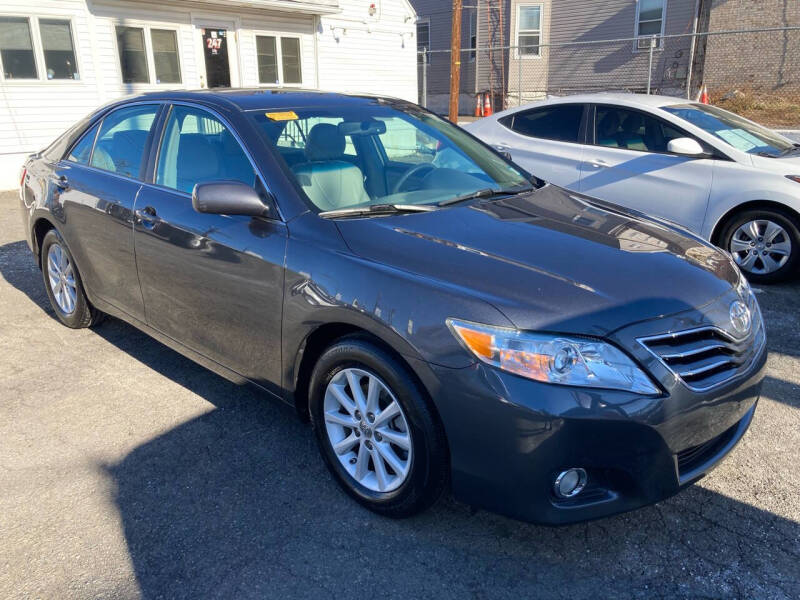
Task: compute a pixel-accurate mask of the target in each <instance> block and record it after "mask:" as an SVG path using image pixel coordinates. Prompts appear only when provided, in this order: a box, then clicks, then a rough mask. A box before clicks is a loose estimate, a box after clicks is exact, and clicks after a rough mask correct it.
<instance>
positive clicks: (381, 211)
mask: <svg viewBox="0 0 800 600" xmlns="http://www.w3.org/2000/svg"><path fill="white" fill-rule="evenodd" d="M437 208H438V207H436V206H431V205H430V204H370V205H368V206H357V207H353V208H340V209H338V210H326V211H324V212H321V213H319V216H320V217H322V218H323V219H336V218H339V217H363V216H371V217H374V216H378V215H399V214H402V213H413V212H430V211H432V210H437Z"/></svg>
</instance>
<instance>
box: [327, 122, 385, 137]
mask: <svg viewBox="0 0 800 600" xmlns="http://www.w3.org/2000/svg"><path fill="white" fill-rule="evenodd" d="M337 128H338V129H339V133H341V134H342V135H349V136H354V135H383V134H384V133H386V122H385V121H376V120H374V119H368V120H366V121H342V122H341V123H339V124H338V125H337Z"/></svg>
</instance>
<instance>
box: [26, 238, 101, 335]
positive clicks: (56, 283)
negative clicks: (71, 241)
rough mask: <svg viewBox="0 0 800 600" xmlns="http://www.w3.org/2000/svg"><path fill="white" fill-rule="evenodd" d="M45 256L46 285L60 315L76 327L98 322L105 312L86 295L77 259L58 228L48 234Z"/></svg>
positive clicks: (60, 317)
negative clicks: (92, 304)
mask: <svg viewBox="0 0 800 600" xmlns="http://www.w3.org/2000/svg"><path fill="white" fill-rule="evenodd" d="M41 257H42V276H43V277H44V287H45V290H47V297H48V298H49V299H50V305H51V306H52V307H53V310H54V311H55V313H56V316H57V317H58V319H59V320H60V321H61V322H62V323H63V324H64V325H66V326H67V327H71V328H73V329H80V328H82V327H89V326H90V325H93V324H94V323H96V322H98V321H99V320H100V317H101V313H99V312H98V311H97V310H95V309H94V308H93V307H92V306H91V304H89V301H88V300H87V299H86V294H85V292H84V290H83V283H82V282H81V277H80V273H78V267H77V265H76V264H75V259H74V258H73V256H72V254H71V253H70V251H69V249H68V248H67V245H66V244H65V243H64V240H63V238H62V237H61V235H60V234H59V233H58V232H57V231H56V230H55V229H51V230H50V231H48V232H47V233H46V234H45V236H44V239H43V240H42V248H41Z"/></svg>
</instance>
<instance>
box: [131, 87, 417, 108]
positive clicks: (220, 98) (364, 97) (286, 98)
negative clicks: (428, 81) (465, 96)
mask: <svg viewBox="0 0 800 600" xmlns="http://www.w3.org/2000/svg"><path fill="white" fill-rule="evenodd" d="M141 100H164V101H170V100H174V101H181V100H182V101H197V102H202V103H203V104H206V105H212V106H213V105H218V106H221V107H223V106H224V107H226V108H228V109H230V108H232V106H231V105H233V106H235V107H236V108H238V109H239V110H263V109H272V108H275V109H283V108H298V107H303V106H315V107H318V106H326V105H330V106H334V105H335V106H342V105H343V104H344V105H351V106H358V105H366V104H372V103H374V102H375V101H376V100H380V101H384V102H387V103H397V102H402V103H405V101H404V100H400V99H397V98H391V97H386V96H377V95H370V94H343V93H338V92H327V91H323V90H307V89H304V90H284V89H281V90H275V89H265V88H217V89H212V90H208V89H203V90H172V91H163V92H148V93H144V94H140V95H138V96H134V97H130V98H126V99H125V100H124V101H123V102H129V101H141Z"/></svg>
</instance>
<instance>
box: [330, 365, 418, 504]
mask: <svg viewBox="0 0 800 600" xmlns="http://www.w3.org/2000/svg"><path fill="white" fill-rule="evenodd" d="M323 408H324V412H325V415H324V418H325V431H326V433H327V436H328V441H329V442H330V444H331V447H332V448H333V451H334V453H335V454H336V457H337V459H338V460H339V462H340V463H341V465H342V466H343V467H344V469H345V470H346V471H347V473H349V474H350V476H351V477H352V478H353V479H355V480H356V481H357V482H358V483H359V484H361V485H362V486H364V487H366V488H367V489H369V490H371V491H373V492H380V493H384V492H391V491H392V490H396V489H397V488H399V487H400V486H401V485H402V484H403V482H404V481H405V480H406V478H407V477H408V474H409V472H410V471H411V461H412V459H413V449H412V444H411V432H410V431H409V427H408V421H407V420H406V416H405V413H404V412H403V409H402V407H401V406H400V403H399V402H398V401H397V398H395V396H394V394H393V393H392V391H391V390H390V389H389V387H388V386H387V385H386V384H385V383H384V382H383V381H382V380H381V379H380V378H379V377H378V376H377V375H375V374H374V373H370V372H368V371H365V370H363V369H358V368H346V369H342V370H341V371H339V372H338V373H336V375H334V376H333V378H332V379H331V381H330V382H329V383H328V386H327V388H326V390H325V398H324V402H323Z"/></svg>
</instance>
